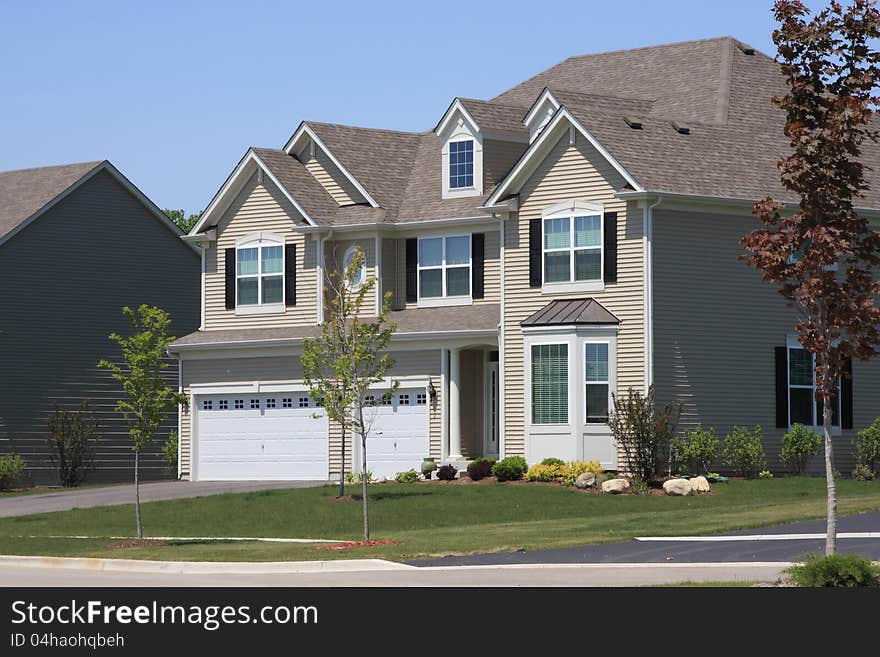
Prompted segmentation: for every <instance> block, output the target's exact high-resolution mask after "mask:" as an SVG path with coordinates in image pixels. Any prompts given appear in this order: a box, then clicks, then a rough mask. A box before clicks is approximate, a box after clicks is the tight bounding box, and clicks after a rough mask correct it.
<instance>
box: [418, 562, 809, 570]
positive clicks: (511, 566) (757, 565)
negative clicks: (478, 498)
mask: <svg viewBox="0 0 880 657" xmlns="http://www.w3.org/2000/svg"><path fill="white" fill-rule="evenodd" d="M791 565H792V563H791V562H790V561H708V562H703V563H697V562H694V563H687V562H677V563H667V562H658V563H651V562H647V563H616V562H613V563H505V564H485V565H479V564H471V565H466V566H415V567H416V568H418V569H419V570H433V571H440V570H485V569H499V570H528V569H530V568H538V569H544V568H548V569H554V570H556V569H559V570H564V569H567V568H570V569H573V570H639V569H653V568H662V569H664V570H666V569H668V570H676V569H682V570H685V569H693V568H703V569H708V570H711V569H718V570H723V569H726V568H727V569H729V568H742V569H744V570H749V569H754V570H760V569H767V568H778V569H779V570H783V569H785V568H788V567H789V566H791Z"/></svg>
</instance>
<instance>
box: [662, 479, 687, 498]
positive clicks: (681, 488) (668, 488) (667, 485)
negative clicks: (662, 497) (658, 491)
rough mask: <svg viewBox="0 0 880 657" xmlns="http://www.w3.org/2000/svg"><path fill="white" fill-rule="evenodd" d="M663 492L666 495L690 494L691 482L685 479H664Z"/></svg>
mask: <svg viewBox="0 0 880 657" xmlns="http://www.w3.org/2000/svg"><path fill="white" fill-rule="evenodd" d="M663 492H664V493H666V494H667V495H690V494H691V482H689V481H688V480H687V479H670V480H668V481H664V482H663Z"/></svg>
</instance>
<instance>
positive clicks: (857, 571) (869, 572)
mask: <svg viewBox="0 0 880 657" xmlns="http://www.w3.org/2000/svg"><path fill="white" fill-rule="evenodd" d="M786 572H787V573H788V574H789V576H790V577H791V579H792V581H793V582H794V583H795V584H797V585H798V586H811V587H817V586H835V587H854V586H880V567H878V566H875V565H874V564H873V563H871V560H870V559H868V558H867V557H863V556H861V555H858V554H832V555H830V556H827V557H820V556H819V555H817V554H811V555H808V556H807V558H806V561H805V562H804V563H803V564H799V565H796V566H792V567H791V568H788V569H787V570H786Z"/></svg>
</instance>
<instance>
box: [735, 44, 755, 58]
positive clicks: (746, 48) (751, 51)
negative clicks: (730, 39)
mask: <svg viewBox="0 0 880 657" xmlns="http://www.w3.org/2000/svg"><path fill="white" fill-rule="evenodd" d="M736 47H737V48H739V49H740V50H742V51H743V52H744V53H745V54H746V55H754V54H755V49H754V48H752V47H751V46H747V45H746V44H744V43H740V42H739V41H737V42H736Z"/></svg>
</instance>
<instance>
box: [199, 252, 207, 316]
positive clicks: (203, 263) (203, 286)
mask: <svg viewBox="0 0 880 657" xmlns="http://www.w3.org/2000/svg"><path fill="white" fill-rule="evenodd" d="M207 248H208V247H207V246H205V245H204V244H201V245H200V246H199V254H200V255H201V258H202V294H201V308H200V311H199V314H200V319H199V330H200V331H204V330H205V250H206V249H207Z"/></svg>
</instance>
